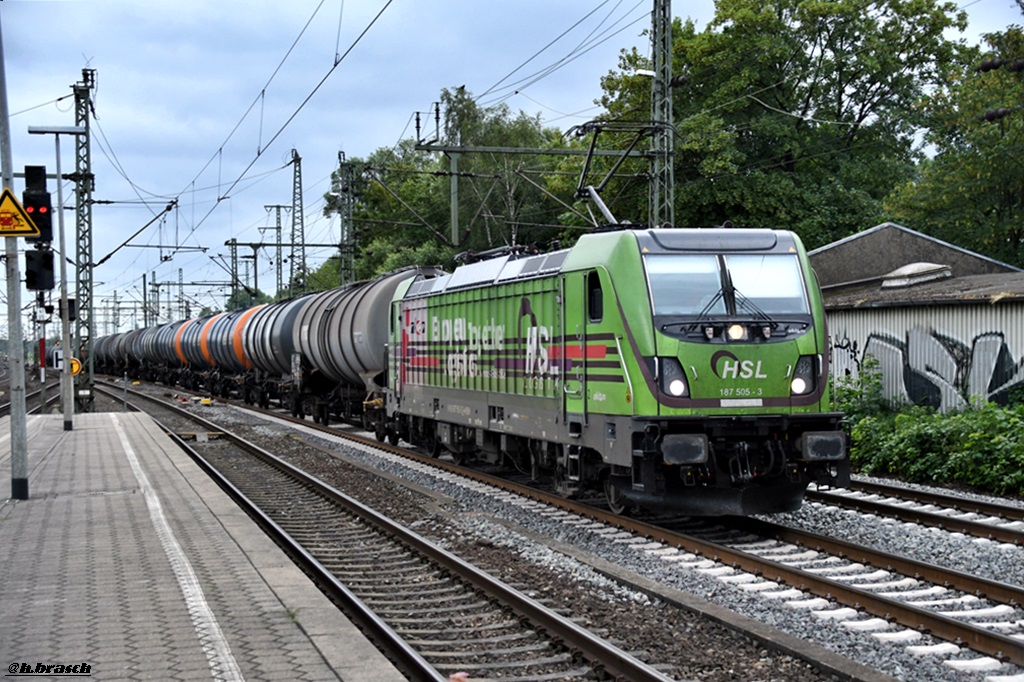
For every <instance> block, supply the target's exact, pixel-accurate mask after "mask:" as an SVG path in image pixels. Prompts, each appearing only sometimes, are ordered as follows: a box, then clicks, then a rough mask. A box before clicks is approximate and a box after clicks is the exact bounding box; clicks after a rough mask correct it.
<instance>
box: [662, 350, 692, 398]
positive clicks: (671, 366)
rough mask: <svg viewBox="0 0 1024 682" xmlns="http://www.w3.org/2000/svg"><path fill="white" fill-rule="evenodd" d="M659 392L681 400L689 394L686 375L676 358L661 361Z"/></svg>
mask: <svg viewBox="0 0 1024 682" xmlns="http://www.w3.org/2000/svg"><path fill="white" fill-rule="evenodd" d="M661 390H662V391H664V392H665V393H667V394H669V395H670V396H672V397H674V398H682V397H684V396H686V395H688V394H689V393H690V387H689V384H687V382H686V373H685V372H683V366H682V365H680V364H679V360H677V359H676V358H662V359H661Z"/></svg>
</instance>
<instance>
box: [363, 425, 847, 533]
mask: <svg viewBox="0 0 1024 682" xmlns="http://www.w3.org/2000/svg"><path fill="white" fill-rule="evenodd" d="M603 428H604V430H605V431H607V426H606V425H604V426H603ZM376 430H377V434H378V438H379V439H380V440H384V439H385V437H387V438H388V439H391V440H392V441H393V442H397V440H398V439H399V438H400V439H402V440H405V441H407V442H410V443H412V444H414V445H416V446H418V447H420V448H422V449H424V450H426V451H428V452H430V453H432V454H433V456H439V455H440V454H441V453H442V452H448V453H449V454H450V455H451V456H452V457H453V459H455V461H456V462H460V463H463V462H466V461H469V460H471V459H472V460H475V461H477V462H484V463H487V464H492V465H501V466H505V467H507V468H510V469H514V470H516V471H518V472H520V473H522V474H527V475H528V476H529V477H530V478H531V480H535V481H539V480H542V479H543V480H548V481H550V482H551V484H552V485H553V486H554V488H555V490H556V491H557V492H558V493H559V494H561V495H564V496H566V497H577V496H580V495H584V494H602V495H604V497H605V500H606V502H607V504H608V506H609V508H611V509H612V510H613V511H615V512H616V513H625V512H628V511H629V510H630V509H631V508H633V507H646V508H671V509H673V510H675V511H679V512H682V513H688V514H694V515H702V516H715V515H726V514H735V515H748V514H760V513H776V512H782V511H792V510H795V509H798V508H799V507H800V505H801V503H802V501H803V496H804V491H805V490H806V487H807V484H808V483H810V482H816V483H819V484H825V485H832V486H839V487H842V486H846V485H848V483H849V475H850V471H849V461H848V459H846V457H845V452H846V447H845V435H843V433H842V432H841V431H840V430H839V428H838V415H813V416H810V417H809V418H806V419H797V418H792V417H785V418H784V417H771V416H768V417H751V418H723V419H710V420H709V419H700V420H680V421H665V420H661V421H650V422H646V423H636V424H634V425H633V426H632V436H633V437H632V453H631V456H630V458H629V460H630V461H629V463H628V464H623V463H615V462H613V461H609V458H608V457H606V456H603V455H602V454H601V452H602V449H601V448H600V447H593V446H591V445H590V443H586V444H584V443H572V442H570V443H568V444H562V443H557V442H552V441H547V440H542V439H537V438H531V437H526V436H521V435H515V434H510V433H505V432H501V431H496V430H487V429H482V428H476V427H471V426H467V425H459V424H451V423H446V422H441V421H435V420H433V419H430V418H427V417H414V416H409V415H403V414H400V413H395V414H394V415H393V420H392V421H391V422H389V423H387V424H384V425H379V426H377V427H376ZM587 431H588V429H585V430H584V434H582V435H583V436H586V433H587ZM812 438H817V439H818V440H813V441H812V440H811V439H812ZM581 440H583V441H587V440H588V439H587V438H585V437H584V438H581ZM822 442H825V443H826V444H827V446H828V447H825V446H823V445H822V444H821V443H822ZM680 443H682V444H683V445H684V446H685V445H689V446H693V445H694V444H695V443H696V444H699V445H700V447H699V448H698V447H689V448H687V447H682V448H680ZM812 443H813V444H812ZM830 448H832V449H830ZM836 448H838V449H836ZM698 452H699V453H700V454H698ZM686 457H691V458H692V460H693V461H687V460H686Z"/></svg>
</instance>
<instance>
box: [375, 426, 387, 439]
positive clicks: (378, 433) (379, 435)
mask: <svg viewBox="0 0 1024 682" xmlns="http://www.w3.org/2000/svg"><path fill="white" fill-rule="evenodd" d="M373 436H374V438H376V439H377V442H378V443H383V442H384V441H385V440H387V437H388V432H387V431H385V430H384V427H383V426H378V427H377V428H376V429H374V431H373Z"/></svg>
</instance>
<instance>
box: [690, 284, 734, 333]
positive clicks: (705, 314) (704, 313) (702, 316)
mask: <svg viewBox="0 0 1024 682" xmlns="http://www.w3.org/2000/svg"><path fill="white" fill-rule="evenodd" d="M723 296H725V292H724V291H723V290H722V289H719V290H718V292H717V293H716V294H715V295H714V296H712V297H711V300H710V301H708V304H707V305H706V306H704V307H703V308H701V311H700V312H699V313H697V319H695V320H694V321H693V322H691V323H690V325H689V326H688V327H687V328H686V331H687V333H689V332H692V331H694V330H695V329H697V327H699V326H700V325H701V324H702V323H703V322H704V321H705V320H708V319H710V318H711V314H710V313H711V310H712V308H714V307H715V304H716V303H718V301H719V300H721V299H722V297H723Z"/></svg>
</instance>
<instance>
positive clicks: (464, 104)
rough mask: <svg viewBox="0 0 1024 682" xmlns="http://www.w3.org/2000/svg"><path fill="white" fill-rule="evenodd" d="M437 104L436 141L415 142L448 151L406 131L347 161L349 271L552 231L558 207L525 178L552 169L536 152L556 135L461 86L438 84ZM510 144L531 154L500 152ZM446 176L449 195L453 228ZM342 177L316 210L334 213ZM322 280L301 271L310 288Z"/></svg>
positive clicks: (369, 271)
mask: <svg viewBox="0 0 1024 682" xmlns="http://www.w3.org/2000/svg"><path fill="white" fill-rule="evenodd" d="M440 104H441V111H443V112H444V116H443V120H442V121H441V122H440V123H439V125H438V130H437V131H435V132H436V139H431V140H426V141H425V142H427V143H429V145H430V146H433V147H445V148H448V149H450V150H453V151H449V152H447V153H446V154H445V155H441V154H438V153H437V152H433V151H429V150H424V149H418V148H417V146H419V145H417V143H416V142H415V141H412V140H408V139H407V140H403V141H402V142H400V143H399V144H398V145H396V146H395V147H393V148H381V149H378V150H377V151H376V152H374V153H373V154H372V155H371V156H370V157H369V158H368V159H366V160H365V161H358V160H357V161H356V162H354V163H355V165H356V169H357V172H356V174H355V181H354V186H353V187H352V188H351V190H352V191H353V192H354V197H355V202H354V206H355V209H354V216H353V217H354V223H355V236H356V243H357V252H356V276H357V278H367V277H371V276H373V275H374V274H377V273H380V272H386V271H388V270H391V269H395V268H398V267H403V266H406V265H414V264H416V265H440V264H447V263H450V262H451V261H452V259H453V258H454V257H455V256H456V254H458V253H460V252H464V251H483V250H488V249H493V248H496V247H500V246H514V245H530V244H536V243H538V242H540V243H545V242H547V241H548V240H550V239H552V238H553V237H555V236H556V235H557V230H558V227H559V226H558V215H559V212H560V211H561V208H560V207H559V205H558V203H557V202H555V201H553V200H552V199H551V198H550V197H548V196H547V195H546V194H545V192H544V191H543V190H542V189H539V188H538V187H537V186H536V185H537V184H539V183H538V181H537V180H534V179H533V178H539V177H540V176H541V175H542V174H543V173H546V172H550V171H552V170H553V169H554V168H555V167H556V165H557V159H556V157H550V156H546V155H545V154H543V153H540V152H543V151H544V150H548V149H557V148H559V147H564V146H565V144H566V143H565V142H564V140H563V139H562V136H561V133H560V132H559V131H558V130H556V129H549V128H544V127H543V125H542V124H541V121H540V117H539V116H528V115H527V114H525V113H522V112H520V113H518V114H515V115H514V114H512V112H511V111H510V110H509V108H508V107H507V106H506V105H504V104H501V105H497V106H494V107H489V108H485V107H481V106H479V105H478V104H477V102H476V101H474V99H473V98H472V96H471V95H470V94H469V93H467V92H466V90H465V89H464V88H455V89H454V90H444V91H442V93H441V102H440ZM454 148H466V151H458V152H456V151H454ZM481 149H482V150H481ZM512 149H518V150H539V152H538V153H503V152H502V150H512ZM477 150H481V151H477ZM453 156H457V164H458V165H457V171H455V170H453V166H452V165H451V159H452V157H453ZM453 175H454V176H455V177H456V178H457V181H458V198H459V200H458V216H459V230H458V233H457V234H454V235H453V234H452V233H451V228H450V226H451V223H452V221H451V215H452V214H451V196H452V191H451V184H452V178H453ZM342 184H343V180H342V176H341V174H339V173H335V176H334V178H333V182H332V191H331V192H329V193H328V194H327V195H326V197H325V198H326V201H327V204H326V207H325V209H324V212H325V214H328V215H330V214H332V213H337V212H338V208H339V201H338V198H337V195H338V193H339V192H341V191H342V190H343V187H342ZM346 191H347V190H346ZM337 267H338V264H337V261H335V262H334V263H333V264H332V263H330V262H329V263H328V264H326V265H325V268H326V269H327V270H334V271H335V272H337ZM325 268H322V269H325ZM323 279H325V278H324V277H322V276H321V275H320V274H318V273H314V274H313V275H311V277H310V281H311V284H312V285H313V286H317V283H318V282H320V281H322V280H323ZM332 281H335V282H336V281H337V279H332Z"/></svg>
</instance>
